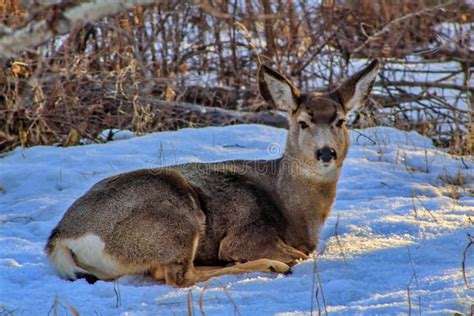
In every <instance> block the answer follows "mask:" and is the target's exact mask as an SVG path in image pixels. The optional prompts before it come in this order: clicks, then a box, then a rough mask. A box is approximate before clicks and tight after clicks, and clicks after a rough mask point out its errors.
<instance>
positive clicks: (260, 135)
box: [0, 125, 474, 315]
mask: <svg viewBox="0 0 474 316" xmlns="http://www.w3.org/2000/svg"><path fill="white" fill-rule="evenodd" d="M360 133H362V135H361V134H360ZM130 136H131V135H130V134H127V133H122V135H121V137H120V138H122V139H121V140H116V141H112V142H109V143H107V144H92V145H86V146H78V147H69V148H58V147H34V148H30V149H23V148H17V149H16V150H14V151H13V152H10V153H8V154H6V155H4V156H3V157H1V158H0V314H1V315H3V314H5V315H6V314H7V313H8V312H9V311H12V312H13V314H14V315H46V314H48V312H51V313H54V312H57V313H58V314H61V315H64V314H70V315H72V314H73V313H74V312H73V311H74V310H77V311H78V312H79V313H80V314H81V315H96V314H97V315H163V314H164V315H166V314H177V315H183V314H187V313H188V310H189V309H192V311H193V312H194V313H196V314H201V311H200V304H199V302H200V301H201V303H202V304H201V305H202V311H204V313H205V314H206V315H233V314H240V315H268V314H280V315H295V314H305V313H309V312H310V311H311V310H312V309H313V310H314V311H315V312H317V311H318V308H319V309H320V311H321V312H322V313H323V314H324V313H325V310H327V312H328V313H330V314H341V315H347V314H363V315H372V314H408V313H413V314H420V313H421V314H430V313H433V314H442V315H452V314H453V313H454V312H461V313H468V312H470V310H471V304H474V290H469V289H468V288H467V287H466V285H465V284H464V280H463V275H462V269H461V263H462V261H463V251H464V249H465V247H466V246H467V244H468V242H469V239H468V234H470V235H471V236H474V228H473V220H474V184H473V183H474V171H473V170H474V161H473V160H472V158H468V157H464V159H460V158H458V157H452V156H450V155H448V154H446V153H444V152H443V151H441V150H439V149H436V148H434V147H433V145H432V143H431V141H430V140H428V139H426V138H424V137H422V136H420V135H418V134H416V133H414V132H410V133H406V132H401V131H397V130H394V129H391V128H382V127H379V128H371V129H366V130H363V131H353V132H352V147H351V150H350V153H349V156H348V158H347V159H346V162H345V166H344V171H343V174H342V176H341V180H340V182H339V185H338V196H337V201H336V203H335V205H334V207H333V210H332V213H331V216H330V217H329V219H328V221H327V223H326V225H325V227H324V229H323V232H322V236H321V241H320V246H319V252H318V259H317V265H315V264H314V261H313V260H308V261H306V262H303V263H301V264H299V265H297V266H295V267H294V269H293V274H291V275H288V276H284V275H265V274H259V273H250V274H247V275H241V276H224V277H220V278H217V279H213V280H211V282H209V283H201V284H197V285H196V286H194V287H191V288H185V289H174V288H171V287H169V286H167V285H163V284H158V283H156V282H154V281H153V280H152V279H151V278H149V277H138V276H135V277H124V278H121V279H119V280H118V281H117V282H101V281H100V282H97V283H96V284H95V285H89V284H87V283H86V282H85V281H84V280H79V281H76V282H69V281H65V280H62V279H60V278H59V277H58V276H57V274H56V272H55V270H54V269H53V268H52V267H51V265H50V264H49V263H48V261H47V259H46V257H45V255H44V253H43V247H44V244H45V241H46V238H47V237H48V235H49V233H50V231H51V229H52V228H53V227H54V226H55V225H56V223H57V222H58V221H59V220H60V218H61V217H62V215H63V214H64V212H65V210H66V209H67V207H68V206H69V205H70V204H71V203H72V202H73V201H74V200H75V199H77V198H78V197H79V196H80V195H82V194H83V193H84V192H85V191H87V190H88V188H89V187H90V186H91V185H93V184H94V183H95V182H97V181H99V180H100V179H102V178H105V177H108V176H110V175H113V174H116V173H120V172H124V171H128V170H133V169H139V168H149V167H157V166H162V165H169V164H176V163H183V162H189V161H201V162H205V161H218V160H227V159H235V158H243V159H273V158H277V157H278V155H280V153H279V152H278V150H275V148H276V149H278V148H279V147H278V146H275V143H277V144H279V145H280V146H281V148H283V146H284V141H285V136H286V131H285V130H281V129H275V128H270V127H264V126H259V125H239V126H230V127H222V128H202V129H183V130H181V131H178V132H164V133H154V134H150V135H146V136H142V137H131V138H128V137H130ZM458 173H459V174H460V176H459V177H458V179H461V177H462V178H463V181H464V185H457V186H456V185H449V184H448V183H449V182H453V180H454V178H456V175H457V174H458ZM458 182H462V181H458ZM453 196H457V199H453V198H452V197H453ZM466 257H467V258H466V259H467V260H466V270H465V272H466V277H467V279H468V282H469V283H470V284H471V286H474V246H473V247H471V248H470V249H469V250H468V251H467V253H466ZM316 293H317V295H315V294H316ZM117 305H118V306H117Z"/></svg>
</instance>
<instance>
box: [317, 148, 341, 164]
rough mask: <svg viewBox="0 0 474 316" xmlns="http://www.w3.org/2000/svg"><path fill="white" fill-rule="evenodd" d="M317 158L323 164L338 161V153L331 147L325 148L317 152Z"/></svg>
mask: <svg viewBox="0 0 474 316" xmlns="http://www.w3.org/2000/svg"><path fill="white" fill-rule="evenodd" d="M316 158H317V159H318V160H322V161H323V162H330V161H331V160H332V159H337V153H336V151H335V150H334V149H332V148H329V147H323V148H321V149H318V151H316Z"/></svg>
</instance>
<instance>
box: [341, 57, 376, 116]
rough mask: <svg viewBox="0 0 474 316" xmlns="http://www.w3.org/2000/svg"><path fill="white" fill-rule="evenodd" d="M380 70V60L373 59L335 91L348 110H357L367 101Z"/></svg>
mask: <svg viewBox="0 0 474 316" xmlns="http://www.w3.org/2000/svg"><path fill="white" fill-rule="evenodd" d="M378 71H379V61H378V60H377V59H376V60H374V61H372V62H371V63H370V64H369V65H368V66H367V67H365V68H364V69H362V70H360V71H358V72H356V73H355V74H353V75H352V76H350V77H349V78H348V79H346V80H345V81H344V82H343V83H342V84H341V85H340V86H339V87H338V88H337V89H336V90H334V92H333V93H336V94H337V96H338V99H339V100H341V103H342V105H343V106H344V109H345V111H346V113H347V112H351V111H354V110H357V109H358V108H360V107H361V106H362V105H364V104H365V101H367V97H368V96H369V94H370V91H371V90H372V87H373V86H374V81H375V77H376V76H377V73H378Z"/></svg>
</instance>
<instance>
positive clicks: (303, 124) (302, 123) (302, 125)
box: [298, 121, 309, 129]
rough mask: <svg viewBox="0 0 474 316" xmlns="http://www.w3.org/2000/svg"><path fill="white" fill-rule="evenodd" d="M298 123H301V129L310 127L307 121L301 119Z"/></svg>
mask: <svg viewBox="0 0 474 316" xmlns="http://www.w3.org/2000/svg"><path fill="white" fill-rule="evenodd" d="M298 124H300V127H301V129H306V128H308V127H309V126H308V124H306V122H304V121H299V122H298Z"/></svg>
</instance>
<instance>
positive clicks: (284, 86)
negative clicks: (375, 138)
mask: <svg viewBox="0 0 474 316" xmlns="http://www.w3.org/2000/svg"><path fill="white" fill-rule="evenodd" d="M377 68H378V63H377V62H373V63H371V64H370V65H369V66H368V67H366V68H365V69H364V70H362V71H360V72H358V73H356V74H355V75H353V76H352V77H350V78H349V79H348V80H346V81H345V82H344V83H343V84H342V85H341V86H340V87H339V88H338V89H336V90H334V91H332V92H331V93H328V94H324V95H315V94H310V93H308V94H301V93H300V92H299V91H298V90H297V89H296V88H295V87H293V86H292V84H291V82H290V81H289V80H288V79H286V78H285V77H284V76H282V75H281V74H279V73H277V72H276V71H274V70H272V69H270V68H268V67H266V66H262V68H261V69H260V71H259V85H260V90H261V93H262V95H263V96H264V97H265V99H266V100H267V101H268V102H270V103H273V104H275V105H276V106H278V107H279V108H281V109H285V110H286V111H287V112H288V119H289V123H290V124H289V125H290V128H289V131H288V139H287V144H286V149H285V152H284V154H283V156H282V157H281V158H279V159H276V160H268V161H264V160H258V161H243V160H240V161H226V162H220V163H212V164H196V163H192V164H183V165H178V166H173V167H167V168H161V169H143V170H137V171H132V172H128V173H124V174H120V175H117V176H113V177H110V178H107V179H105V180H102V181H100V182H99V183H97V184H96V185H94V186H93V187H92V188H91V189H90V190H89V191H88V192H87V193H86V194H85V195H84V196H82V197H80V198H79V199H78V200H77V201H75V202H74V203H73V204H72V205H71V207H70V208H69V209H68V210H67V212H66V213H65V215H64V217H63V219H62V220H61V221H60V222H59V224H58V225H57V227H56V228H55V229H54V230H53V232H52V233H51V236H50V238H49V240H48V243H47V246H46V252H47V254H48V257H49V259H50V260H51V262H52V263H53V264H54V265H55V266H56V267H57V269H58V271H59V273H60V274H61V276H63V277H64V278H67V279H76V278H78V277H85V278H87V279H88V280H90V281H92V280H94V279H105V280H110V279H114V278H117V277H119V276H121V275H124V274H131V273H151V274H152V275H153V276H154V277H155V278H156V279H162V280H164V281H165V282H166V283H168V284H171V285H174V286H187V285H191V284H193V283H195V282H198V281H203V280H206V279H208V278H210V277H214V276H219V275H222V274H239V273H245V272H249V271H261V272H286V271H288V270H289V269H290V266H291V265H292V264H294V263H295V262H296V261H297V260H298V259H306V258H307V256H308V255H309V254H310V253H311V252H313V251H314V250H315V249H316V245H317V242H318V235H319V229H320V227H321V226H322V225H323V223H324V221H325V220H326V218H327V216H328V214H329V212H330V209H331V205H332V203H333V202H334V199H335V195H336V183H337V181H338V178H339V174H340V170H341V167H342V164H343V160H344V158H345V157H346V155H347V150H348V146H349V141H348V134H347V130H346V128H345V126H344V124H343V120H344V118H345V117H346V115H347V113H348V112H349V111H350V110H353V108H354V107H357V106H360V105H361V104H363V103H364V101H365V98H366V97H367V95H368V93H369V92H370V89H371V86H372V83H373V80H374V78H375V75H376V72H377ZM341 122H342V123H341ZM229 263H235V265H233V266H230V267H225V268H224V267H223V266H224V265H226V264H229ZM204 266H213V267H211V268H209V267H208V268H205V267H204Z"/></svg>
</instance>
